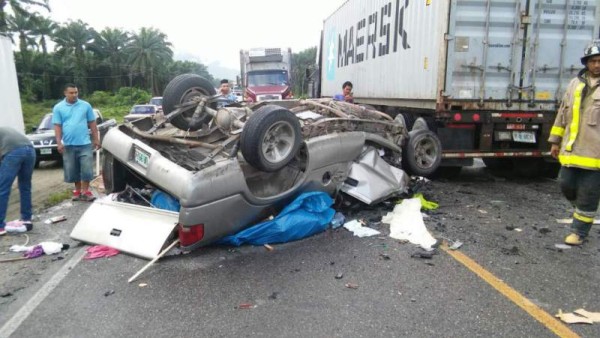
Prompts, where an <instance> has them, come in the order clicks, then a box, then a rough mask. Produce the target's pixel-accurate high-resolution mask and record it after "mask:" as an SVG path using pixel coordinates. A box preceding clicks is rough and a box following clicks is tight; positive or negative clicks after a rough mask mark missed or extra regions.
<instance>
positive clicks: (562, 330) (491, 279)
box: [441, 245, 579, 337]
mask: <svg viewBox="0 0 600 338" xmlns="http://www.w3.org/2000/svg"><path fill="white" fill-rule="evenodd" d="M441 248H442V250H444V251H445V252H446V253H447V254H449V255H450V256H451V257H452V258H454V259H456V260H457V261H458V262H460V263H462V264H463V265H464V266H466V267H467V268H469V270H471V271H473V272H474V273H475V274H476V275H477V276H479V277H480V278H481V279H483V280H484V281H486V282H487V283H488V284H489V285H491V286H492V287H493V288H494V289H496V290H497V291H498V292H500V293H501V294H502V295H504V296H505V297H506V298H508V299H510V300H511V301H512V302H513V303H515V304H517V305H518V306H519V307H520V308H521V309H523V310H525V311H526V312H527V313H529V315H530V316H532V317H533V318H534V319H535V320H537V321H538V322H540V323H542V324H543V325H544V326H545V327H547V328H548V329H549V330H551V331H552V332H554V333H555V334H556V335H557V336H559V337H579V335H578V334H577V333H575V332H573V331H571V329H569V327H567V326H566V325H565V324H563V323H562V322H560V321H559V320H558V319H556V318H554V317H553V316H552V315H550V314H548V312H546V311H544V310H542V309H541V308H540V307H539V306H537V305H535V304H533V303H532V302H531V301H530V300H529V299H527V298H525V297H524V296H523V295H521V294H520V293H519V292H517V290H515V289H513V288H511V287H510V286H509V285H508V284H506V283H504V282H503V281H501V280H500V279H498V277H496V276H494V275H493V274H492V273H491V272H489V271H487V270H486V269H484V268H483V267H482V266H481V265H479V264H477V262H475V261H474V260H472V259H471V258H469V256H467V255H465V254H463V253H462V252H460V251H455V250H450V249H448V246H447V245H442V246H441Z"/></svg>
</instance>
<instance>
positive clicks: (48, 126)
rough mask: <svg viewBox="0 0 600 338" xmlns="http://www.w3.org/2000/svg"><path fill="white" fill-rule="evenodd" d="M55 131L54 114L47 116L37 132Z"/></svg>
mask: <svg viewBox="0 0 600 338" xmlns="http://www.w3.org/2000/svg"><path fill="white" fill-rule="evenodd" d="M51 129H54V125H53V124H52V114H46V115H45V116H44V118H43V119H42V122H40V125H39V126H38V128H37V130H51Z"/></svg>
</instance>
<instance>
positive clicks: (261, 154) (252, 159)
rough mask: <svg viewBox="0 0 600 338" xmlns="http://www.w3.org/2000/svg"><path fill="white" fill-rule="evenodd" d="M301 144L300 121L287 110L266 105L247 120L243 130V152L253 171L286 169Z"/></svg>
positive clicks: (241, 140) (241, 146) (241, 145)
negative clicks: (254, 169)
mask: <svg viewBox="0 0 600 338" xmlns="http://www.w3.org/2000/svg"><path fill="white" fill-rule="evenodd" d="M301 144H302V136H301V130H300V122H299V121H298V118H296V116H295V115H294V114H293V113H292V112H290V111H289V110H287V109H285V108H282V107H279V106H274V105H266V106H263V107H261V108H260V109H258V110H257V111H256V112H255V113H254V114H252V115H251V116H250V117H249V118H248V121H247V122H246V124H245V125H244V129H243V130H242V136H241V139H240V150H241V151H242V155H244V158H245V159H246V161H247V162H248V163H249V164H250V165H252V166H253V167H254V168H256V169H258V170H262V171H266V172H273V171H277V170H279V169H281V168H283V167H284V166H286V165H287V164H288V163H289V162H290V161H291V160H292V159H293V158H294V156H296V153H297V152H298V149H300V145H301Z"/></svg>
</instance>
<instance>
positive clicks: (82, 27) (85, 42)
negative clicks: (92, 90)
mask: <svg viewBox="0 0 600 338" xmlns="http://www.w3.org/2000/svg"><path fill="white" fill-rule="evenodd" d="M94 34H95V31H94V30H93V29H92V28H89V27H88V25H87V24H86V23H84V22H83V21H81V20H77V21H74V22H73V21H71V22H69V23H68V24H67V25H66V26H61V27H59V28H58V29H57V30H56V35H55V37H54V42H55V43H56V47H55V49H56V53H57V54H58V55H59V56H62V57H65V58H67V60H69V61H70V60H73V61H74V63H75V64H74V68H73V70H74V73H73V75H74V80H75V82H76V83H77V84H78V85H79V86H81V90H82V91H83V92H86V91H87V81H86V80H87V78H86V77H87V73H88V72H87V67H86V50H87V48H88V47H89V46H90V44H91V42H92V41H93V39H94Z"/></svg>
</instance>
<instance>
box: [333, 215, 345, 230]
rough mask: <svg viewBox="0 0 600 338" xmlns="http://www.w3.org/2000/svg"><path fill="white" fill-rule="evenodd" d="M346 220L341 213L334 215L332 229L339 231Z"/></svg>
mask: <svg viewBox="0 0 600 338" xmlns="http://www.w3.org/2000/svg"><path fill="white" fill-rule="evenodd" d="M345 220H346V217H344V214H342V213H341V212H339V211H338V212H336V213H335V215H333V219H332V220H331V228H332V229H337V228H339V227H341V226H342V225H344V221H345Z"/></svg>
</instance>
